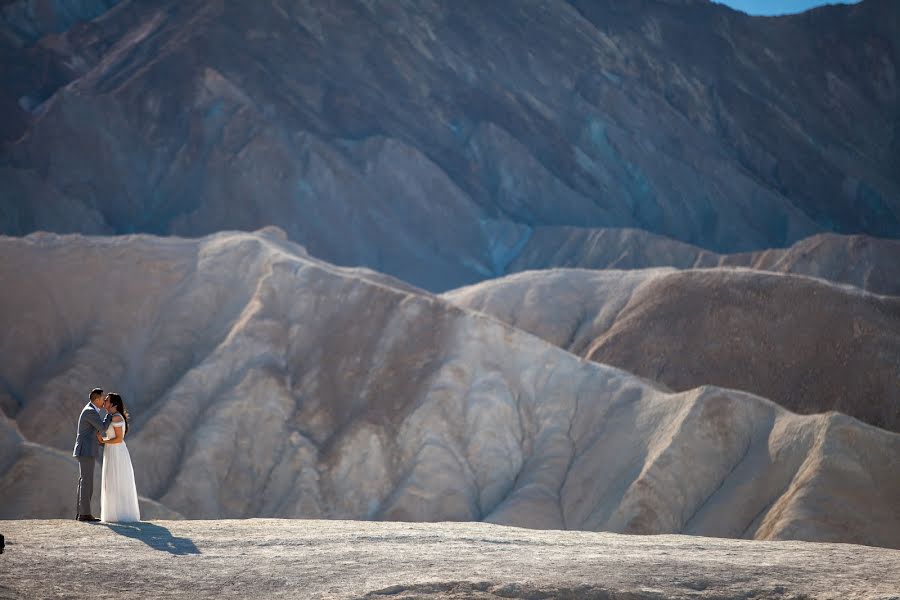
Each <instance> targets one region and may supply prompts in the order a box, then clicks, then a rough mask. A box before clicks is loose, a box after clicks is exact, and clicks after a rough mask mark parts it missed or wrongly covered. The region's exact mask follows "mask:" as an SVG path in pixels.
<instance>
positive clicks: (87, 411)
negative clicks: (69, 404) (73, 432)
mask: <svg viewBox="0 0 900 600" xmlns="http://www.w3.org/2000/svg"><path fill="white" fill-rule="evenodd" d="M111 421H112V415H106V418H105V419H100V412H99V411H98V410H97V409H95V408H94V405H93V404H91V403H90V402H88V403H87V406H85V407H84V408H83V409H82V410H81V416H80V417H78V435H77V436H76V437H75V450H73V451H72V456H97V446H98V444H97V436H96V435H95V434H96V433H97V432H98V431H99V432H100V435H103V434H104V433H105V432H106V428H107V427H109V424H110V422H111Z"/></svg>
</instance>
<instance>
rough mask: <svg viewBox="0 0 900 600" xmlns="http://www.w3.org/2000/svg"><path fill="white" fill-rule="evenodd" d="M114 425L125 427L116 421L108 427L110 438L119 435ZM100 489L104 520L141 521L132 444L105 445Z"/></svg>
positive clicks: (114, 521) (101, 515)
mask: <svg viewBox="0 0 900 600" xmlns="http://www.w3.org/2000/svg"><path fill="white" fill-rule="evenodd" d="M113 427H125V423H124V422H120V423H116V422H113V423H112V424H111V425H110V426H109V428H108V429H107V430H106V437H107V438H114V437H116V434H115V430H114V429H113ZM102 488H103V489H102V491H101V492H100V520H101V521H104V522H106V523H128V522H132V521H140V520H141V511H140V509H139V508H138V497H137V487H135V485H134V469H133V468H132V466H131V455H129V454H128V446H126V445H125V442H122V443H121V444H109V445H106V446H104V447H103V486H102Z"/></svg>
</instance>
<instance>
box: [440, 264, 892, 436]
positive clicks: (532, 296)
mask: <svg viewBox="0 0 900 600" xmlns="http://www.w3.org/2000/svg"><path fill="white" fill-rule="evenodd" d="M443 297H444V298H445V299H447V300H449V301H451V302H454V303H455V304H457V305H459V306H462V307H465V308H468V309H472V310H477V311H481V312H484V313H487V314H490V315H492V316H494V317H496V318H499V319H501V320H502V321H504V322H507V323H509V324H511V325H513V326H515V327H517V328H520V329H524V330H525V331H528V332H530V333H533V334H535V335H537V336H539V337H541V338H543V339H545V340H547V341H550V342H552V343H553V344H556V345H557V346H560V347H562V348H565V349H567V350H569V351H571V352H573V353H574V354H577V355H579V356H581V357H583V358H586V359H590V360H595V361H597V362H602V363H606V364H611V365H615V366H617V367H619V368H622V369H625V370H627V371H629V372H631V373H634V374H636V375H640V376H642V377H647V378H649V379H652V380H654V381H659V382H661V383H663V384H665V385H666V386H669V387H670V388H672V389H675V390H678V391H683V390H688V389H691V388H694V387H696V386H698V385H704V384H714V385H720V386H723V387H729V388H737V389H742V390H747V391H750V392H753V393H755V394H759V395H761V396H764V397H767V398H770V399H771V400H773V401H775V402H778V403H779V404H781V405H783V406H785V407H787V408H789V409H790V410H794V411H798V412H802V413H817V412H823V411H827V410H839V411H841V412H845V413H848V414H850V415H853V416H855V417H857V418H859V419H861V420H863V421H866V422H868V423H871V424H874V425H876V426H878V427H883V428H886V429H891V430H894V431H897V430H900V297H896V296H880V295H875V294H870V293H867V292H864V291H862V290H859V289H857V288H853V287H850V286H841V285H834V284H831V283H828V282H826V281H823V280H820V279H813V278H810V277H801V276H795V275H785V274H777V273H767V272H761V271H754V270H749V269H743V268H712V269H694V270H685V271H678V270H675V269H670V268H669V269H644V270H633V271H616V270H610V271H592V270H580V269H555V270H547V271H531V272H524V273H519V274H516V275H511V276H508V277H504V278H501V279H496V280H492V281H486V282H482V283H480V284H477V285H474V286H469V287H466V288H462V289H459V290H455V291H453V292H449V293H446V294H444V295H443Z"/></svg>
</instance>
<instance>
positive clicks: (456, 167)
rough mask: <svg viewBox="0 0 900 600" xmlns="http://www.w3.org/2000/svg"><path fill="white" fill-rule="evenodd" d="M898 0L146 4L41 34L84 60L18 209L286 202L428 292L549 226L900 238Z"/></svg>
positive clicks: (256, 212) (35, 158)
mask: <svg viewBox="0 0 900 600" xmlns="http://www.w3.org/2000/svg"><path fill="white" fill-rule="evenodd" d="M898 13H900V11H898V10H897V5H896V3H893V2H889V1H886V0H866V1H865V2H862V3H861V4H858V5H853V6H839V7H830V8H827V9H822V10H817V11H811V12H809V13H805V14H802V15H797V16H791V17H783V18H777V19H759V18H750V17H747V16H746V15H742V14H740V13H736V12H734V11H731V10H729V9H727V8H725V7H722V6H720V5H717V4H713V3H704V2H697V3H671V2H662V1H655V0H642V1H641V2H634V3H629V4H627V5H626V4H622V3H618V2H613V1H612V0H602V1H599V2H580V1H575V0H573V1H572V2H564V1H563V0H550V1H548V2H538V1H536V0H534V1H532V0H528V1H523V2H518V1H517V2H511V1H510V2H489V3H485V2H474V1H465V2H453V3H425V4H423V3H421V2H412V1H408V2H392V3H390V4H389V5H388V4H380V3H376V4H371V3H366V2H357V1H351V0H348V1H346V2H340V3H333V2H318V1H317V2H311V3H309V2H306V3H299V4H297V3H293V4H288V5H284V4H283V3H279V2H253V3H217V2H211V1H209V0H188V1H182V0H178V1H177V2H176V1H175V0H154V1H152V2H125V3H122V4H119V5H118V6H116V7H115V8H114V9H112V10H110V11H109V12H107V13H106V14H104V15H103V16H102V17H100V18H99V19H96V20H95V21H93V22H92V23H91V24H90V25H89V26H86V27H76V28H73V29H71V30H69V32H67V33H64V34H60V35H58V36H57V37H58V39H57V38H54V40H56V41H55V42H54V43H52V44H51V43H50V41H49V40H46V39H42V40H43V41H40V42H39V43H38V45H39V46H40V47H41V48H44V49H45V50H46V52H44V54H46V55H47V56H49V57H50V58H47V59H46V61H50V62H48V63H47V64H59V65H66V67H65V68H66V69H68V71H66V73H64V74H62V75H60V76H59V78H58V79H59V83H60V84H61V83H62V82H67V81H71V83H69V84H68V85H66V86H65V87H60V88H59V89H58V90H57V91H56V93H55V94H54V95H53V96H52V97H50V98H49V99H48V100H47V101H46V102H43V103H41V104H39V105H36V106H33V107H32V108H30V109H29V110H30V111H31V113H32V114H31V115H30V116H29V117H28V118H29V121H28V123H27V128H26V130H25V131H24V134H23V135H22V136H21V137H17V138H15V140H14V142H13V143H11V144H10V146H9V148H8V149H7V150H6V151H5V152H4V154H3V156H2V158H0V163H2V164H0V231H3V232H5V233H10V234H16V235H18V234H24V233H28V232H31V231H34V230H38V229H45V230H55V231H64V232H68V231H80V232H85V233H131V232H135V231H143V232H151V233H176V234H183V235H197V234H206V233H210V232H213V231H217V230H222V229H255V228H258V227H262V226H265V225H269V224H277V225H279V226H281V227H283V228H284V229H285V230H286V231H287V232H288V235H289V236H290V237H291V239H293V240H295V241H298V242H300V243H303V244H304V245H305V246H307V247H308V248H309V249H310V251H311V252H312V253H313V254H314V255H316V256H321V257H323V258H325V259H327V260H329V261H332V262H335V263H339V264H346V265H365V266H369V267H372V268H375V269H378V270H380V271H384V272H387V273H390V274H392V275H395V276H399V277H401V278H403V279H405V280H409V281H411V282H412V283H414V284H416V285H419V286H423V287H427V288H429V289H432V290H446V289H450V288H453V287H458V286H460V285H463V284H466V283H472V282H474V281H478V280H482V279H485V278H489V277H492V276H496V275H500V274H503V273H505V272H506V266H507V264H508V263H509V262H510V261H511V260H512V259H513V258H515V256H516V254H517V253H518V251H519V249H520V248H521V246H522V245H523V244H524V243H525V242H526V241H527V239H528V235H529V232H530V231H531V230H532V228H534V227H539V226H579V227H636V228H641V229H646V230H649V231H653V232H656V233H660V234H664V235H667V236H670V237H674V238H676V239H679V240H682V241H685V242H689V243H693V244H696V245H699V246H702V247H704V248H708V249H712V250H716V251H728V252H734V251H747V250H757V249H761V248H769V247H780V246H784V245H788V244H791V243H793V242H794V241H796V240H799V239H801V238H803V237H807V236H809V235H811V234H814V233H816V232H820V231H832V230H833V231H838V232H844V233H848V232H859V233H867V234H872V235H878V236H885V237H897V236H900V204H898V203H900V180H898V176H897V173H900V163H898V157H900V128H898V123H900V108H898V107H900V100H898V99H900V96H898V90H897V83H896V81H897V76H896V70H897V65H898V64H900V49H898V45H897V41H896V40H898V39H900V16H898ZM361 32H364V35H362V34H361ZM36 47H37V46H36ZM536 48H540V52H536V51H535V50H534V49H536ZM236 49H240V51H237V50H236ZM41 56H43V54H42V55H41ZM46 61H45V62H46ZM60 68H62V67H60ZM23 77H24V76H23ZM25 79H26V81H23V82H21V85H20V87H21V88H22V92H21V93H22V94H23V97H31V96H34V95H35V94H36V97H39V98H42V97H44V96H45V92H41V91H40V90H38V91H37V92H35V93H33V94H31V93H30V92H28V90H27V89H26V88H28V85H37V83H32V84H29V82H28V81H27V78H25ZM54 81H55V80H54ZM16 89H19V88H16ZM16 93H19V92H18V91H17V92H16ZM29 94H30V95H29ZM26 104H28V103H27V102H26Z"/></svg>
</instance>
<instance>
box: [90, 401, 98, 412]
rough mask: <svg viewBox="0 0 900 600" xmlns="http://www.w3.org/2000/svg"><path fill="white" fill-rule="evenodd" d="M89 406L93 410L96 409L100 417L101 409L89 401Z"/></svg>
mask: <svg viewBox="0 0 900 600" xmlns="http://www.w3.org/2000/svg"><path fill="white" fill-rule="evenodd" d="M88 406H90V407H91V408H93V409H94V412H96V413H97V414H98V415H99V414H100V409H99V408H97V407H96V406H94V403H93V402H90V401H89V402H88Z"/></svg>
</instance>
